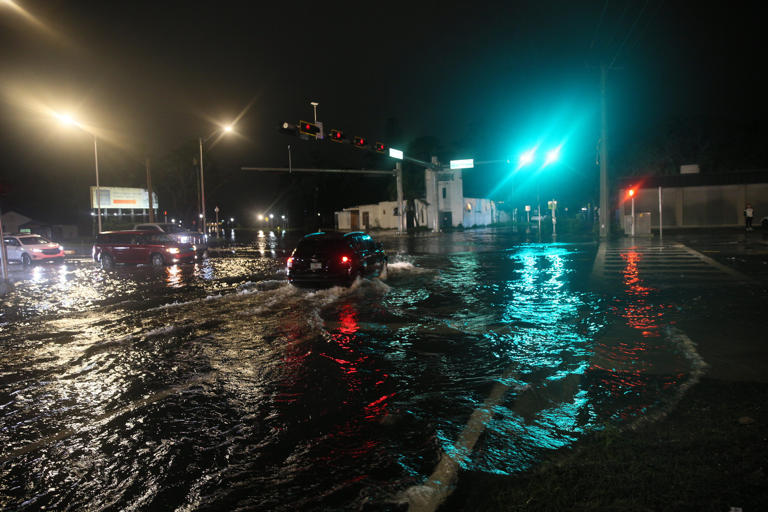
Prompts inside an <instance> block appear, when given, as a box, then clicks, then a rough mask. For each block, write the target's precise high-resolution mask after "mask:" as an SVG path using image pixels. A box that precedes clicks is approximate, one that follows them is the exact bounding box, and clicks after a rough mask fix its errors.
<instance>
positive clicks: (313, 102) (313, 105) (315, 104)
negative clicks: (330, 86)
mask: <svg viewBox="0 0 768 512" xmlns="http://www.w3.org/2000/svg"><path fill="white" fill-rule="evenodd" d="M309 104H310V105H312V110H313V111H314V112H315V124H317V106H318V105H319V103H318V102H316V101H311V102H310V103H309Z"/></svg>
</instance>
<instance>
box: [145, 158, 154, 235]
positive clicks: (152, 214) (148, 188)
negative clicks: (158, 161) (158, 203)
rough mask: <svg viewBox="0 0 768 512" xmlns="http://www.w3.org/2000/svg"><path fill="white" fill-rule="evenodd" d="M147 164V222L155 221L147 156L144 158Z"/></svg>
mask: <svg viewBox="0 0 768 512" xmlns="http://www.w3.org/2000/svg"><path fill="white" fill-rule="evenodd" d="M146 165H147V195H148V196H149V222H155V210H154V205H153V204H152V174H150V172H149V157H147V160H146Z"/></svg>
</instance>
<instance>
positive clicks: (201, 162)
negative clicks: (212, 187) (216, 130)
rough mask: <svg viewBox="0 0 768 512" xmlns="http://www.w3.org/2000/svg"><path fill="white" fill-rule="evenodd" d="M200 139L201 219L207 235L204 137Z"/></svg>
mask: <svg viewBox="0 0 768 512" xmlns="http://www.w3.org/2000/svg"><path fill="white" fill-rule="evenodd" d="M198 141H199V142H200V219H201V222H202V233H203V235H205V234H206V232H205V231H206V230H205V227H206V226H205V175H204V171H203V138H202V137H200V138H199V139H198Z"/></svg>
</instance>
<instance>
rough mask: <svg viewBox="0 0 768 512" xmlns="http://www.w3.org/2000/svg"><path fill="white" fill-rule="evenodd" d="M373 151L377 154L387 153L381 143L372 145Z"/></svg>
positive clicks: (385, 147)
mask: <svg viewBox="0 0 768 512" xmlns="http://www.w3.org/2000/svg"><path fill="white" fill-rule="evenodd" d="M373 149H375V150H376V152H377V153H386V152H387V146H386V145H385V144H384V143H383V142H377V143H376V144H374V145H373Z"/></svg>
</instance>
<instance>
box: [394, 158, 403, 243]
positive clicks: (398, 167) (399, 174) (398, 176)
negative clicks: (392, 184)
mask: <svg viewBox="0 0 768 512" xmlns="http://www.w3.org/2000/svg"><path fill="white" fill-rule="evenodd" d="M395 180H396V181H397V213H398V214H399V215H400V216H399V217H398V222H397V232H398V233H399V234H403V232H405V208H403V164H402V163H401V162H396V163H395Z"/></svg>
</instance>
